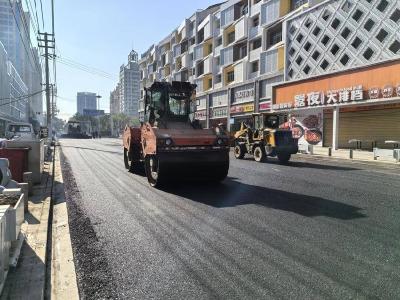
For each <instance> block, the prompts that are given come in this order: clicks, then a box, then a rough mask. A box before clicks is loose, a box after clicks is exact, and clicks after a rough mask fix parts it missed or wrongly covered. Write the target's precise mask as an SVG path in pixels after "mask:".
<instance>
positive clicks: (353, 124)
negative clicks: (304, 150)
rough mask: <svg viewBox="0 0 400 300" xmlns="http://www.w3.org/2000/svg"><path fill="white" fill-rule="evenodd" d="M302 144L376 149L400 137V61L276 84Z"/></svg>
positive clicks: (280, 107)
mask: <svg viewBox="0 0 400 300" xmlns="http://www.w3.org/2000/svg"><path fill="white" fill-rule="evenodd" d="M272 109H273V111H284V112H287V113H289V115H290V118H289V122H288V126H290V128H292V131H293V135H294V136H296V137H298V138H299V144H301V143H305V144H313V145H322V146H326V147H332V148H333V149H338V148H343V149H344V148H355V147H359V148H360V147H361V148H363V149H369V150H371V149H372V148H373V147H379V148H392V147H393V144H391V143H389V141H400V62H399V61H392V62H386V63H380V64H376V65H373V66H369V67H363V68H358V69H352V70H348V71H341V72H338V73H333V74H329V75H324V76H319V77H314V78H310V79H305V80H301V81H296V82H289V83H285V84H281V85H277V86H275V87H274V88H273V105H272Z"/></svg>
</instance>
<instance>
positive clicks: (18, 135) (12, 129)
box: [6, 123, 37, 140]
mask: <svg viewBox="0 0 400 300" xmlns="http://www.w3.org/2000/svg"><path fill="white" fill-rule="evenodd" d="M6 138H7V139H9V140H11V139H20V140H36V139H37V137H36V134H35V132H34V130H33V126H32V124H30V123H9V124H8V125H7V128H6Z"/></svg>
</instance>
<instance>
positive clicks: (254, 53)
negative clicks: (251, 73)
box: [249, 47, 262, 61]
mask: <svg viewBox="0 0 400 300" xmlns="http://www.w3.org/2000/svg"><path fill="white" fill-rule="evenodd" d="M261 49H262V48H261V47H260V48H258V49H255V50H252V51H250V57H249V60H250V61H254V60H257V59H259V58H260V54H261Z"/></svg>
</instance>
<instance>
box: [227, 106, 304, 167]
mask: <svg viewBox="0 0 400 300" xmlns="http://www.w3.org/2000/svg"><path fill="white" fill-rule="evenodd" d="M283 118H284V116H283V115H281V114H276V113H255V114H253V122H252V124H253V127H252V126H250V125H248V124H246V123H244V122H243V123H242V124H241V128H240V130H239V131H237V132H236V133H235V136H234V145H235V147H234V156H235V158H236V159H243V158H244V156H245V154H246V153H248V154H250V155H253V157H254V160H255V161H257V162H262V161H264V160H265V159H266V158H267V157H268V156H270V157H275V156H277V157H278V160H279V161H280V162H281V163H287V162H288V161H289V160H290V158H291V155H292V154H295V153H297V152H298V150H299V148H298V143H297V142H298V141H297V139H295V138H293V134H292V131H291V130H290V129H285V128H280V126H279V125H280V124H281V123H283Z"/></svg>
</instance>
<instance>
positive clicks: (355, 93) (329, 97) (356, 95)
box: [272, 84, 400, 110]
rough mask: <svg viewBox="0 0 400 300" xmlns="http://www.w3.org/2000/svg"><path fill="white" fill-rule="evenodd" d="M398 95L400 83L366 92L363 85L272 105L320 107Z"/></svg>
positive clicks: (308, 94) (295, 97) (309, 95)
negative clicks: (395, 85)
mask: <svg viewBox="0 0 400 300" xmlns="http://www.w3.org/2000/svg"><path fill="white" fill-rule="evenodd" d="M395 92H396V95H397V96H398V97H400V84H399V85H398V86H397V87H396V88H394V87H393V86H392V85H385V86H384V87H383V88H379V87H373V88H370V89H369V90H368V91H367V92H364V90H363V87H362V86H361V85H356V86H353V87H349V88H343V89H339V90H329V91H326V92H315V91H314V92H310V93H307V94H299V95H295V96H294V102H293V103H291V102H287V103H279V104H274V105H272V108H273V109H274V110H280V109H290V108H302V107H318V106H324V105H335V104H336V105H340V104H345V103H350V102H357V101H362V100H368V99H379V98H381V97H383V98H391V97H394V96H395Z"/></svg>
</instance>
